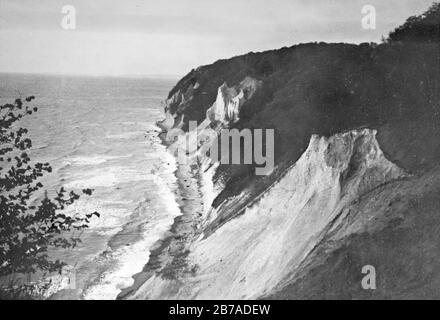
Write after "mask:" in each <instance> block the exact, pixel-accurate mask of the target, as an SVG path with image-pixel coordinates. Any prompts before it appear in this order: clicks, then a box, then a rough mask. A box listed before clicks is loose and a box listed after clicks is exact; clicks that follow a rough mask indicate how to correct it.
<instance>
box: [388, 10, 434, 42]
mask: <svg viewBox="0 0 440 320" xmlns="http://www.w3.org/2000/svg"><path fill="white" fill-rule="evenodd" d="M389 41H426V42H439V41H440V3H439V2H436V3H434V4H433V5H432V6H431V7H430V8H429V10H428V11H426V12H425V13H424V14H422V15H420V16H412V17H409V18H408V19H407V20H406V22H405V23H404V24H403V25H401V26H400V27H398V28H397V29H395V30H394V31H393V32H391V33H390V35H389Z"/></svg>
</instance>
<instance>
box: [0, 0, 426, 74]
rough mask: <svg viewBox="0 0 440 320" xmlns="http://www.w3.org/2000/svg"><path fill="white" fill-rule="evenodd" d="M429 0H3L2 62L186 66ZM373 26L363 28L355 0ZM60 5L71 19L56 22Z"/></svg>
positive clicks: (325, 33)
mask: <svg viewBox="0 0 440 320" xmlns="http://www.w3.org/2000/svg"><path fill="white" fill-rule="evenodd" d="M431 3H432V0H313V1H312V0H264V1H263V0H216V1H212V0H118V1H116V0H38V1H35V0H0V72H30V73H69V74H90V75H178V76H180V75H183V74H186V73H187V72H188V71H190V70H191V69H192V68H195V67H197V66H199V65H202V64H208V63H212V62H214V61H215V60H218V59H220V58H228V57H231V56H234V55H238V54H244V53H247V52H250V51H262V50H268V49H274V48H279V47H283V46H291V45H293V44H297V43H301V42H310V41H327V42H355V43H359V42H365V41H379V40H380V38H381V36H382V35H386V34H387V33H388V32H389V31H390V30H392V29H393V28H395V27H396V26H398V25H399V24H401V23H403V22H404V21H405V19H406V18H407V17H408V16H410V15H414V14H420V13H422V12H423V11H425V10H426V9H427V8H428V7H429V6H430V4H431ZM366 4H371V5H373V6H375V8H376V13H377V29H376V30H364V29H363V28H362V25H361V19H362V14H361V10H362V7H363V6H364V5H366ZM64 5H73V6H74V7H75V8H76V11H77V12H76V13H77V15H76V29H75V30H64V29H63V28H61V20H62V18H63V14H62V12H61V8H62V7H63V6H64Z"/></svg>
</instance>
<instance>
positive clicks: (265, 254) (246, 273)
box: [137, 129, 406, 299]
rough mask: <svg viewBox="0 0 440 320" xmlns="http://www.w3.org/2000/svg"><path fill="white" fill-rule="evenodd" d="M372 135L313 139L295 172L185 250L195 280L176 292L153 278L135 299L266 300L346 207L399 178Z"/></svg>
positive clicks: (399, 173) (401, 174) (369, 132)
mask: <svg viewBox="0 0 440 320" xmlns="http://www.w3.org/2000/svg"><path fill="white" fill-rule="evenodd" d="M375 135H376V132H375V131H373V130H368V129H364V130H355V131H350V132H347V133H344V134H337V135H335V136H332V137H330V138H325V137H318V136H316V135H315V136H313V137H312V138H311V141H310V144H309V147H308V148H307V150H306V151H305V152H304V154H303V155H302V156H301V158H300V159H299V160H298V161H297V162H296V164H295V165H293V166H292V167H291V168H289V169H287V170H286V172H285V174H284V175H283V176H282V178H281V179H280V180H279V181H278V182H276V183H275V184H274V185H273V186H272V187H271V188H269V189H268V190H267V191H266V192H265V193H264V194H263V195H262V196H261V197H260V198H259V199H258V200H256V201H255V202H254V203H253V204H252V205H251V206H249V207H248V208H247V209H246V210H245V212H244V213H243V214H242V215H241V216H240V217H238V218H236V219H235V220H234V221H233V222H230V223H227V224H225V225H223V226H221V227H220V228H219V229H218V230H217V231H216V232H215V233H214V234H212V235H211V236H210V237H208V238H204V237H203V235H202V236H201V237H200V238H199V239H198V240H197V241H195V242H194V243H193V244H192V245H191V246H190V247H189V250H190V254H189V256H188V263H189V268H193V269H194V270H196V271H195V273H194V274H192V275H190V276H187V277H184V278H181V279H179V285H177V284H176V283H173V282H175V280H169V279H164V278H162V277H160V276H154V277H152V278H151V279H149V280H148V281H147V282H146V283H145V284H144V285H143V286H142V287H141V289H140V290H139V291H138V292H137V297H143V298H150V299H163V298H177V299H179V298H180V299H187V298H191V299H194V298H195V299H249V298H259V297H262V296H264V295H267V294H270V293H272V292H273V290H274V288H276V287H277V286H279V285H280V284H282V283H283V281H284V280H285V279H286V277H288V276H289V275H291V274H292V272H293V271H294V270H295V269H296V268H298V266H299V265H300V264H301V262H302V261H303V260H304V259H305V258H306V257H307V256H308V254H309V253H310V252H311V251H312V250H313V249H314V248H315V247H316V246H318V245H319V243H320V241H321V240H322V239H323V237H324V236H325V235H326V234H327V232H328V231H329V230H330V229H332V228H335V227H337V226H335V225H334V223H335V220H336V219H337V218H340V216H341V215H346V214H347V211H346V210H347V207H348V206H349V205H350V204H352V203H353V201H355V200H356V199H358V198H359V197H361V196H362V195H364V194H367V193H368V192H369V191H371V190H373V189H374V188H376V187H378V186H380V185H384V184H386V183H388V182H390V181H393V180H395V179H400V178H403V177H405V176H406V174H405V172H404V171H403V170H402V169H400V168H398V167H397V166H396V165H394V164H393V163H391V162H389V161H388V160H387V159H386V158H385V157H384V155H383V153H382V151H381V149H380V147H379V145H378V143H377V140H376V138H375ZM170 287H173V288H175V289H174V290H170ZM176 288H177V289H176Z"/></svg>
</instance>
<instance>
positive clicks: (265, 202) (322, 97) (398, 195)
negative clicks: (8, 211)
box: [121, 28, 440, 299]
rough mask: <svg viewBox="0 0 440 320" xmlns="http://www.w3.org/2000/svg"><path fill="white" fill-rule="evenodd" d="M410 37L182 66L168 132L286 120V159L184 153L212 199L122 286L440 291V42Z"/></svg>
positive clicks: (279, 127)
mask: <svg viewBox="0 0 440 320" xmlns="http://www.w3.org/2000/svg"><path fill="white" fill-rule="evenodd" d="M399 30H400V29H399ZM402 30H403V31H405V30H406V29H405V28H403V29H402ZM402 30H400V31H399V32H400V33H401V32H403V31H402ZM400 33H399V34H400ZM411 39H412V40H411V41H395V42H394V41H389V42H388V43H383V44H381V45H375V44H361V45H349V44H324V43H320V44H316V43H315V44H303V45H298V46H294V47H291V48H282V49H279V50H274V51H268V52H262V53H249V54H247V55H244V56H239V57H234V58H232V59H229V60H220V61H217V62H216V63H214V64H212V65H208V66H202V67H199V68H198V69H196V70H193V71H191V72H190V73H189V74H188V75H186V76H185V77H184V78H182V79H181V80H180V81H179V82H178V83H177V85H176V86H175V88H173V90H172V91H171V92H170V94H169V97H168V100H167V101H166V103H165V114H166V117H165V120H164V121H163V122H161V123H159V124H160V125H161V127H162V128H163V129H164V131H165V134H163V137H164V139H165V140H168V143H169V144H170V145H171V146H173V145H174V146H176V144H177V145H180V146H183V145H185V146H186V140H187V138H188V137H189V131H190V130H193V128H191V127H190V125H189V121H197V125H198V126H197V130H198V131H200V132H203V131H204V130H205V131H208V130H209V131H214V132H215V133H216V134H218V132H219V130H220V129H222V128H237V129H242V128H251V129H254V128H261V129H274V130H275V151H276V155H275V168H274V170H272V171H271V173H270V174H268V175H267V176H256V175H255V174H254V170H253V169H254V166H253V165H223V164H219V163H211V161H210V159H209V158H208V157H199V161H198V162H194V163H193V165H191V166H186V167H185V166H183V167H182V168H184V171H185V172H190V171H192V173H193V174H194V175H195V176H197V177H198V182H199V190H200V194H201V198H202V199H203V201H202V203H203V209H202V210H201V212H197V214H196V213H194V214H195V217H194V219H192V218H191V217H188V216H187V217H185V219H183V221H184V222H185V226H188V225H192V226H193V229H191V230H190V232H186V233H184V234H179V233H178V232H176V233H175V234H173V235H172V236H171V237H170V240H169V241H168V242H167V241H165V242H164V244H162V245H161V247H160V248H161V250H159V251H161V252H159V253H157V254H156V257H157V258H155V259H153V261H152V262H151V261H150V263H149V264H148V265H147V266H146V268H145V270H144V272H143V273H141V274H140V275H139V276H138V277H136V283H135V285H134V286H133V287H132V288H129V289H128V290H125V292H124V294H123V295H122V296H121V297H123V298H130V299H168V298H177V299H189V298H197V299H209V298H213V299H226V298H228V299H240V298H269V299H270V298H282V299H286V298H287V299H288V298H306V299H308V298H344V299H346V298H366V299H375V298H420V297H428V298H433V297H435V298H439V297H440V290H439V289H438V288H440V276H439V275H440V255H439V254H438V252H440V239H439V237H440V236H439V235H440V215H439V214H438V208H439V207H440V197H439V196H438V191H439V190H440V167H439V160H440V139H438V137H439V135H440V125H439V124H440V116H439V115H440V107H439V105H438V101H439V96H438V93H439V92H440V74H439V73H438V68H436V66H438V61H440V53H439V51H438V44H436V43H434V42H433V41H425V40H420V41H414V39H413V38H411ZM423 39H424V38H423ZM427 66H430V67H427ZM171 138H172V139H171ZM211 142H212V139H207V140H203V141H199V142H198V143H196V144H192V145H189V147H185V148H186V149H185V151H186V152H187V154H188V155H189V156H190V157H193V158H196V157H197V155H200V153H201V150H202V149H203V147H206V146H209V144H210V143H211ZM174 229H175V230H179V228H178V227H176V228H174ZM183 229H185V228H183ZM187 229H188V228H186V229H185V230H187ZM365 265H372V266H374V267H375V268H376V270H377V273H378V283H377V290H375V291H366V290H363V289H362V287H361V285H360V283H361V280H362V277H363V274H362V273H361V270H362V267H363V266H365Z"/></svg>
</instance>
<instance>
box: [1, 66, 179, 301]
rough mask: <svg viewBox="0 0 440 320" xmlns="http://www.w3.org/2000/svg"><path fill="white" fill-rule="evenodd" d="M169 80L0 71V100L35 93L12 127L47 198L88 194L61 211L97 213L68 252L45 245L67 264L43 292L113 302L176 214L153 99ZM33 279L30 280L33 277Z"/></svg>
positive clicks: (169, 163)
mask: <svg viewBox="0 0 440 320" xmlns="http://www.w3.org/2000/svg"><path fill="white" fill-rule="evenodd" d="M175 82H176V80H175V79H152V78H135V77H125V78H124V77H120V78H118V77H79V76H63V75H36V74H0V103H6V102H13V101H14V99H16V98H18V97H21V98H25V97H27V96H31V95H33V96H35V100H34V101H33V102H32V104H31V105H32V106H36V107H38V112H36V113H34V114H32V115H30V116H28V117H26V118H25V119H23V120H22V121H21V123H20V125H21V126H22V127H25V128H28V130H29V137H30V138H31V139H32V143H33V146H32V149H31V150H30V152H29V155H30V157H31V159H32V160H33V161H35V162H36V161H38V162H49V163H50V164H51V166H52V169H53V171H52V172H51V173H47V174H46V175H45V176H44V177H43V178H42V180H41V182H42V183H43V185H44V188H45V189H46V190H48V192H49V194H53V192H55V191H56V190H59V189H60V188H61V187H64V188H65V189H66V190H68V191H70V190H73V191H77V192H79V190H81V189H83V188H91V189H93V190H94V192H93V194H92V196H86V195H84V196H81V198H80V200H79V201H78V202H76V203H75V204H74V205H72V206H71V207H69V208H67V209H66V212H67V213H68V214H86V213H91V212H94V211H97V212H99V214H100V217H99V218H98V217H94V218H93V219H92V220H91V223H90V226H89V228H88V229H86V230H85V231H84V232H83V233H82V234H81V240H82V242H81V243H80V244H79V245H78V246H77V247H76V248H73V249H58V248H51V249H50V251H49V256H50V258H51V259H60V260H61V261H64V262H65V263H66V264H67V266H66V267H65V269H63V272H62V274H55V275H44V279H39V280H38V281H40V282H41V281H43V280H44V281H45V282H44V283H46V284H47V283H49V285H48V286H45V291H44V293H43V294H44V296H45V297H50V298H53V299H115V298H116V297H117V295H118V294H119V293H120V291H121V289H123V288H126V287H129V286H130V285H131V284H132V283H133V279H132V276H133V275H135V274H136V273H138V272H140V271H142V268H143V266H144V265H145V264H146V263H147V262H148V259H149V255H150V251H151V249H152V247H153V246H154V244H155V243H157V241H158V240H159V239H160V238H161V237H162V236H163V235H164V234H165V233H166V231H167V230H168V229H169V228H170V226H171V225H172V223H173V221H174V218H175V217H176V216H178V215H180V214H181V213H180V209H179V206H178V204H177V202H176V194H177V193H178V185H177V181H176V177H175V171H176V163H175V161H174V158H173V157H172V156H171V154H169V153H168V152H167V151H166V149H165V147H164V146H163V145H162V144H161V141H160V139H159V138H158V133H159V128H158V127H157V126H156V125H155V123H156V121H158V120H161V119H162V118H163V108H162V106H161V102H162V101H163V100H164V99H165V98H166V96H167V94H168V92H169V91H170V89H171V88H172V86H173V85H174V83H175ZM32 281H37V280H36V279H32Z"/></svg>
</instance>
